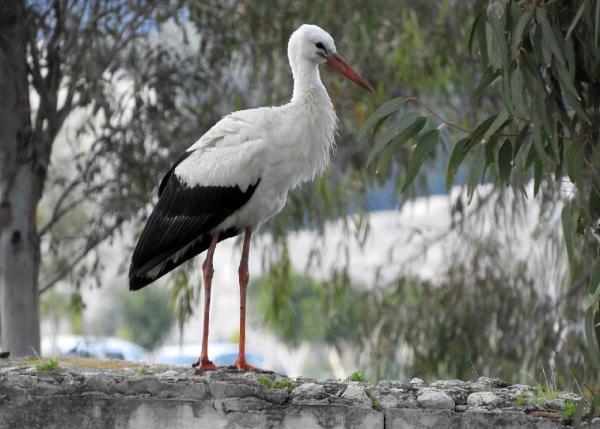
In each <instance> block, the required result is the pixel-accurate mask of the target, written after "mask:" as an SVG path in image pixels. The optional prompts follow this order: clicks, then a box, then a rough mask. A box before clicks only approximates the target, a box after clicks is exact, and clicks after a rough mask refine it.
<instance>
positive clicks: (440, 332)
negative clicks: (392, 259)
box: [254, 234, 581, 383]
mask: <svg viewBox="0 0 600 429" xmlns="http://www.w3.org/2000/svg"><path fill="white" fill-rule="evenodd" d="M460 241H461V242H463V243H467V244H468V246H466V248H465V249H460V250H458V249H457V253H456V254H455V255H453V256H452V257H451V260H450V261H449V264H448V267H449V268H448V270H447V271H446V272H445V273H440V276H439V282H437V283H435V284H433V283H431V282H423V281H418V280H415V279H412V278H409V277H404V278H400V279H399V280H398V281H396V282H393V283H390V284H377V285H374V286H373V287H371V288H369V289H365V288H363V287H361V286H360V285H354V284H350V283H344V282H342V281H340V279H339V278H334V279H332V281H328V282H317V281H315V280H311V279H310V278H308V277H305V276H299V275H298V274H295V273H293V272H292V271H291V269H290V268H289V267H288V268H286V269H285V270H283V271H285V272H286V273H287V274H286V276H284V277H282V278H279V280H278V278H277V277H275V278H263V279H259V280H258V281H257V287H255V288H254V289H255V290H256V293H257V294H259V296H260V297H262V298H261V299H260V300H259V301H258V303H257V305H256V308H257V309H258V311H259V312H260V313H261V314H262V316H263V318H266V320H267V321H270V322H268V323H267V325H266V326H267V327H268V328H269V329H271V330H272V331H273V332H275V333H276V334H278V335H279V336H280V337H281V338H282V339H283V340H284V341H286V342H287V343H289V344H292V345H296V344H298V343H300V342H301V341H302V340H303V339H304V340H306V339H310V341H316V342H324V343H326V344H329V345H332V346H335V347H340V348H342V347H345V346H349V345H350V346H351V349H352V350H356V355H355V356H354V361H355V362H361V363H363V362H364V365H365V366H364V368H366V371H365V373H362V372H361V373H357V374H356V375H353V376H351V379H353V378H354V377H356V379H362V380H365V379H366V377H369V378H374V379H383V378H388V379H390V378H403V377H405V376H409V375H414V374H420V375H422V376H423V377H427V378H447V377H456V378H461V379H469V378H472V377H473V368H476V369H477V371H478V372H480V373H485V374H489V375H490V376H495V377H499V378H502V379H505V380H510V381H514V382H523V381H529V380H528V379H527V374H528V373H535V372H537V371H538V370H539V369H540V367H542V366H545V367H551V366H554V367H555V368H556V372H557V375H556V378H557V379H558V380H559V381H560V382H561V383H567V382H568V381H569V380H571V374H572V373H573V371H575V372H577V373H578V374H579V373H580V371H581V360H580V355H579V353H578V352H577V350H578V347H579V342H578V341H576V339H577V333H576V332H573V331H571V330H570V329H568V326H570V324H569V323H567V322H566V321H565V322H563V321H561V322H560V323H558V324H557V323H556V321H557V320H561V319H560V315H561V314H562V313H559V312H558V311H557V310H556V308H555V307H554V305H553V303H552V301H551V299H550V298H549V297H548V296H546V295H545V294H540V293H539V292H538V290H537V288H536V285H535V283H534V281H533V279H532V277H531V274H530V272H529V270H528V265H527V260H523V261H512V260H511V262H510V264H513V263H514V264H515V265H516V267H517V268H516V269H515V272H512V271H509V270H504V269H499V267H506V265H507V264H508V262H507V261H505V260H503V258H502V257H501V256H500V254H501V252H500V249H501V247H500V246H501V245H500V244H499V243H498V242H496V241H494V239H492V238H491V237H486V238H480V237H479V238H477V239H475V238H473V237H470V236H468V235H467V234H464V235H462V236H461V237H460ZM272 270H275V271H278V270H281V268H277V267H272ZM278 272H279V271H278ZM290 279H291V281H290ZM280 281H281V282H280ZM277 294H283V295H284V296H286V297H287V298H286V299H285V300H283V303H284V307H283V308H280V307H278V306H279V305H280V302H279V301H277V300H276V298H275V296H276V295H277ZM273 306H275V308H273ZM448 308H451V309H452V311H447V310H446V309H448ZM274 314H277V317H276V318H274ZM561 339H562V340H561ZM400 350H404V351H405V352H404V353H407V354H408V355H409V356H411V358H410V359H406V357H405V356H406V355H405V354H402V355H400V354H399V351H400ZM400 356H402V358H401V357H400Z"/></svg>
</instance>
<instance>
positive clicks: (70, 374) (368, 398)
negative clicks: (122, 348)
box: [0, 359, 600, 429]
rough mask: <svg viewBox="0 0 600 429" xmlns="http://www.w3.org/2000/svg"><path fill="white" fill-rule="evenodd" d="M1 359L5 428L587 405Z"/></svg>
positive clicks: (498, 387)
mask: <svg viewBox="0 0 600 429" xmlns="http://www.w3.org/2000/svg"><path fill="white" fill-rule="evenodd" d="M0 362H1V363H0V428H57V429H58V428H60V429H69V428H77V429H80V428H113V427H114V428H144V429H147V428H161V429H168V428H177V429H185V428H204V427H206V428H210V429H217V428H369V429H371V428H463V427H464V428H480V427H481V428H488V427H489V428H492V427H493V428H559V427H564V426H565V425H567V424H568V423H569V421H568V419H567V418H566V417H565V415H568V412H565V411H564V410H565V404H567V408H568V401H577V400H579V397H577V396H576V395H573V394H569V393H560V394H558V395H553V396H556V398H548V397H546V398H543V395H540V393H539V392H537V391H536V389H534V388H531V387H529V386H524V385H507V384H506V383H503V382H501V381H499V380H494V379H489V378H484V377H482V378H479V379H478V380H477V381H474V382H464V381H460V380H445V381H437V382H434V383H431V384H427V383H425V382H423V381H422V380H418V379H413V380H412V381H411V382H410V383H408V384H403V383H400V382H397V381H380V382H378V383H377V384H368V383H358V382H346V381H339V380H311V379H305V378H299V379H296V380H288V379H285V378H284V377H282V376H280V375H276V374H262V375H257V374H253V373H237V372H235V371H233V370H220V371H218V372H211V373H206V374H203V375H196V374H195V373H194V372H193V371H192V370H185V369H174V368H169V367H163V366H137V365H130V364H126V363H122V362H118V361H91V360H82V359H68V360H62V361H60V363H59V367H58V368H56V369H52V370H49V371H40V370H38V369H37V368H36V362H35V361H33V360H30V361H18V362H15V361H0ZM40 368H41V367H40ZM46 369H47V368H46ZM546 396H547V395H546ZM583 427H587V428H592V427H593V428H600V421H598V420H596V421H592V422H589V423H587V424H585V425H584V426H583Z"/></svg>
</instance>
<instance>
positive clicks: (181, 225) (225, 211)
mask: <svg viewBox="0 0 600 429" xmlns="http://www.w3.org/2000/svg"><path fill="white" fill-rule="evenodd" d="M188 156H189V154H188ZM183 159H185V157H183V158H180V160H178V162H181V161H182V160H183ZM173 169H174V168H173ZM173 169H171V171H170V172H169V173H167V175H166V176H165V177H164V178H163V180H162V183H161V185H160V188H159V200H158V203H157V204H156V206H155V207H154V210H153V211H152V213H151V214H150V217H149V218H148V221H147V222H146V226H145V227H144V230H143V231H142V234H141V236H140V238H139V240H138V243H137V245H136V247H135V250H134V252H133V257H132V260H131V266H130V268H129V286H130V288H131V289H134V290H135V289H140V288H142V287H143V286H145V285H147V284H149V283H151V282H153V281H154V280H156V279H157V278H159V277H161V276H162V275H164V274H166V273H168V272H169V271H171V270H172V269H173V268H175V267H177V266H179V265H181V264H182V263H183V262H185V261H186V260H188V259H190V258H192V257H194V256H195V255H197V254H199V253H201V252H203V251H204V250H206V249H207V248H208V247H209V245H210V241H211V235H210V234H211V231H212V230H213V229H214V228H216V227H217V226H218V225H219V224H220V223H221V222H223V221H224V220H225V219H226V218H227V217H229V216H230V215H231V214H233V213H234V212H235V211H236V210H238V209H240V208H241V207H242V206H243V205H244V204H246V203H247V202H248V200H249V199H250V197H252V195H253V194H254V191H255V190H256V188H257V187H258V184H259V182H260V180H259V181H258V182H257V183H256V184H254V185H250V186H249V187H248V189H247V190H246V191H244V192H242V190H241V189H240V188H239V187H237V186H194V187H188V186H186V185H184V184H183V183H181V182H180V180H179V178H178V177H177V176H176V175H175V174H173ZM239 232H240V231H238V230H237V229H235V228H231V229H229V230H227V231H222V232H221V234H220V237H219V241H221V240H224V239H226V238H229V237H232V236H234V235H237V234H239ZM175 254H177V255H176V256H177V257H176V258H174V257H173V256H175ZM150 271H151V273H149V272H150Z"/></svg>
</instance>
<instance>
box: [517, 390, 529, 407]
mask: <svg viewBox="0 0 600 429" xmlns="http://www.w3.org/2000/svg"><path fill="white" fill-rule="evenodd" d="M516 402H517V405H518V406H519V407H526V406H527V395H526V394H525V392H521V394H520V395H519V396H517V401H516Z"/></svg>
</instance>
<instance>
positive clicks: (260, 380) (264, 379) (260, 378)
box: [256, 374, 273, 388]
mask: <svg viewBox="0 0 600 429" xmlns="http://www.w3.org/2000/svg"><path fill="white" fill-rule="evenodd" d="M256 381H257V382H258V383H260V384H262V385H263V386H265V387H268V388H271V387H273V380H271V379H270V378H269V377H267V376H266V375H264V374H259V375H258V377H256Z"/></svg>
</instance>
